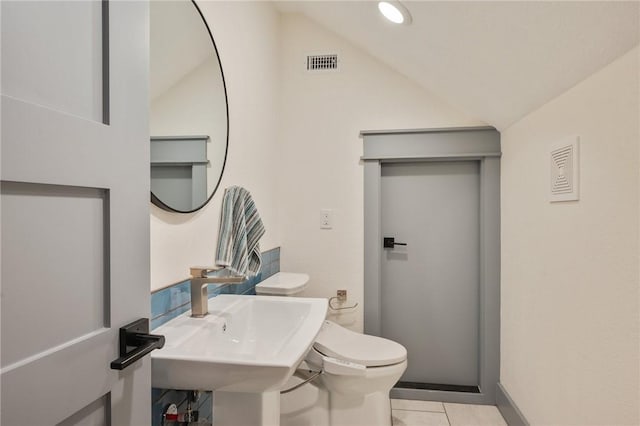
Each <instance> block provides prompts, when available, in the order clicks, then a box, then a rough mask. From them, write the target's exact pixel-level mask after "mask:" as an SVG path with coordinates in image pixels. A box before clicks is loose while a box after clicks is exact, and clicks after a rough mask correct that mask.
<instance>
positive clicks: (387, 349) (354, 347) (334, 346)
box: [313, 321, 407, 367]
mask: <svg viewBox="0 0 640 426" xmlns="http://www.w3.org/2000/svg"><path fill="white" fill-rule="evenodd" d="M313 348H314V349H315V350H316V351H318V352H319V353H320V354H322V355H325V356H327V357H331V358H335V359H337V360H343V361H348V362H351V363H355V364H360V365H363V366H365V367H382V366H387V365H393V364H398V363H401V362H403V361H405V360H406V359H407V350H406V349H405V348H404V346H402V345H401V344H399V343H396V342H394V341H391V340H388V339H385V338H382V337H377V336H369V335H366V334H362V333H356V332H354V331H351V330H348V329H346V328H344V327H342V326H340V325H338V324H336V323H334V322H331V321H325V322H324V324H323V325H322V328H321V329H320V333H318V337H316V341H315V343H314V344H313Z"/></svg>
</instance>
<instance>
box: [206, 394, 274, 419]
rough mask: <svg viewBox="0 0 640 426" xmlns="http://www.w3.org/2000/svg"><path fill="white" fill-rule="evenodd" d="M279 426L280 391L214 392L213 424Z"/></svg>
mask: <svg viewBox="0 0 640 426" xmlns="http://www.w3.org/2000/svg"><path fill="white" fill-rule="evenodd" d="M238 425H251V426H279V425H280V391H272V392H264V393H244V392H222V391H220V392H217V391H214V392H213V426H238Z"/></svg>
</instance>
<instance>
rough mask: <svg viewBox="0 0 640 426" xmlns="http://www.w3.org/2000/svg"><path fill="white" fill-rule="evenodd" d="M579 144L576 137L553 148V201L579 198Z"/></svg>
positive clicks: (551, 197)
mask: <svg viewBox="0 0 640 426" xmlns="http://www.w3.org/2000/svg"><path fill="white" fill-rule="evenodd" d="M578 145H579V138H577V137H576V138H573V140H572V141H570V142H568V141H566V140H565V141H563V142H561V143H559V144H555V145H554V146H553V147H552V148H551V193H550V201H551V202H555V201H573V200H578V177H579V174H578Z"/></svg>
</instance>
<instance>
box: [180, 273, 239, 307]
mask: <svg viewBox="0 0 640 426" xmlns="http://www.w3.org/2000/svg"><path fill="white" fill-rule="evenodd" d="M222 269H224V268H220V267H217V266H214V267H210V266H192V267H191V268H190V271H191V316H192V317H196V318H202V317H203V316H205V315H207V314H208V313H209V308H208V306H207V305H208V298H207V284H240V283H243V282H244V281H245V280H246V279H247V277H245V276H242V275H220V276H214V277H210V276H209V275H208V274H209V272H214V271H220V270H222Z"/></svg>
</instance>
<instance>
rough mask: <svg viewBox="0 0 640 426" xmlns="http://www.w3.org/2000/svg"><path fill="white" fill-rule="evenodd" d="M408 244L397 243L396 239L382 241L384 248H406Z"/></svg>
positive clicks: (389, 238) (385, 238)
mask: <svg viewBox="0 0 640 426" xmlns="http://www.w3.org/2000/svg"><path fill="white" fill-rule="evenodd" d="M406 245H407V243H396V239H395V237H384V238H383V239H382V247H384V248H393V247H394V246H406Z"/></svg>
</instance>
